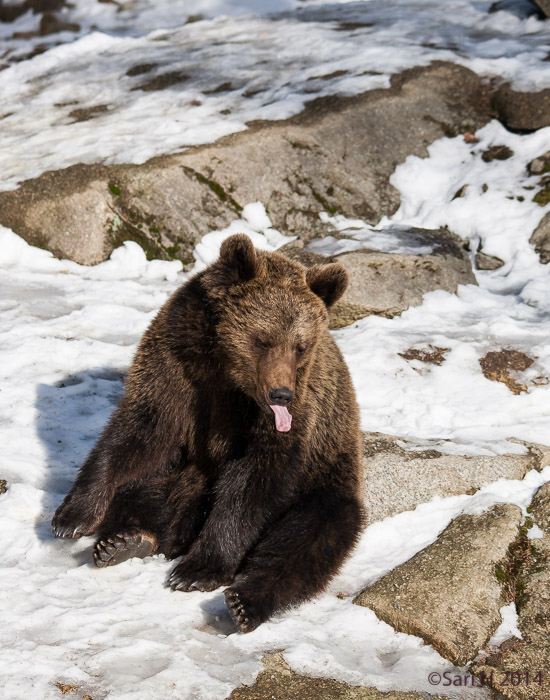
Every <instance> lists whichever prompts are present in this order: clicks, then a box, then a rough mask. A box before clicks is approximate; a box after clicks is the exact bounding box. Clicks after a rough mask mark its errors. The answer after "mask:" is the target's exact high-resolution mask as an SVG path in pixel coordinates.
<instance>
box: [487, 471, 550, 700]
mask: <svg viewBox="0 0 550 700" xmlns="http://www.w3.org/2000/svg"><path fill="white" fill-rule="evenodd" d="M532 510H533V519H534V521H535V522H536V523H537V525H539V527H540V528H542V529H543V530H544V537H543V538H542V539H534V540H530V548H531V551H530V552H529V553H528V555H527V557H526V559H527V561H526V566H525V570H524V571H523V572H522V575H521V581H522V584H523V587H522V590H520V591H519V594H520V595H519V600H517V601H516V606H517V608H518V614H519V619H518V627H519V630H520V632H521V635H522V639H521V640H517V639H516V640H512V643H508V642H504V643H503V644H502V645H501V647H500V649H499V650H498V651H497V652H496V653H495V652H493V653H492V654H491V655H490V657H489V658H488V659H486V663H481V662H480V663H477V664H475V665H474V667H473V670H474V672H475V673H476V674H477V675H478V676H481V674H482V673H483V674H484V678H486V679H487V680H488V682H489V683H490V685H492V686H493V687H494V688H495V690H497V691H498V692H499V693H500V695H499V697H501V698H510V700H535V699H536V700H547V699H548V698H550V672H549V669H550V612H549V611H550V567H549V566H548V563H549V562H550V483H547V484H545V485H544V486H543V487H542V488H541V489H540V490H539V492H538V493H537V494H536V496H535V498H534V499H533V503H532ZM512 674H514V677H512ZM527 674H528V675H527Z"/></svg>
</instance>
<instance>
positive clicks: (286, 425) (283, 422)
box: [269, 406, 292, 433]
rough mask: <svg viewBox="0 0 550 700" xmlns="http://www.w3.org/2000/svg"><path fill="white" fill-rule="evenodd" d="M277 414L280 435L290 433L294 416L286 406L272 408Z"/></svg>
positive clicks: (276, 421) (277, 426)
mask: <svg viewBox="0 0 550 700" xmlns="http://www.w3.org/2000/svg"><path fill="white" fill-rule="evenodd" d="M269 408H270V409H271V410H272V411H273V413H274V414H275V427H276V428H277V430H278V431H279V432H280V433H288V431H289V430H290V425H291V423H292V416H291V415H290V413H289V412H288V408H287V407H286V406H270V407H269Z"/></svg>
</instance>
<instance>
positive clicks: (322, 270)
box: [306, 263, 348, 308]
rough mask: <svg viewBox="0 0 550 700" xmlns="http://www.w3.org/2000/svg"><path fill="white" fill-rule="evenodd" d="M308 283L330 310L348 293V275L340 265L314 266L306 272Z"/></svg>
mask: <svg viewBox="0 0 550 700" xmlns="http://www.w3.org/2000/svg"><path fill="white" fill-rule="evenodd" d="M306 282H307V284H308V286H309V288H310V289H311V291H312V292H313V293H314V294H316V295H317V296H318V297H321V299H322V300H323V301H324V302H325V305H326V306H327V308H330V307H331V306H332V305H333V304H335V303H336V302H337V301H338V299H340V297H341V296H342V294H343V293H344V292H345V291H346V288H347V286H348V273H347V272H346V271H345V269H344V268H343V267H342V265H340V264H339V263H332V265H313V267H310V268H309V269H308V271H307V272H306Z"/></svg>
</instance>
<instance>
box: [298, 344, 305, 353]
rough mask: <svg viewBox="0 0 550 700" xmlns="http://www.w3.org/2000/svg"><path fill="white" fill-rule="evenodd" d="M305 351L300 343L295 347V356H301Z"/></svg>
mask: <svg viewBox="0 0 550 700" xmlns="http://www.w3.org/2000/svg"><path fill="white" fill-rule="evenodd" d="M305 351H306V346H305V345H304V344H303V343H300V344H299V345H297V346H296V354H297V355H303V354H304V352H305Z"/></svg>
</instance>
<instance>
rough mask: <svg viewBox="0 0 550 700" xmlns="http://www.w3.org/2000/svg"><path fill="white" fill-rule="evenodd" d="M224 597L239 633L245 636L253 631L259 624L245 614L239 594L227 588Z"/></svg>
mask: <svg viewBox="0 0 550 700" xmlns="http://www.w3.org/2000/svg"><path fill="white" fill-rule="evenodd" d="M224 595H225V604H226V606H227V609H228V610H229V614H230V615H231V618H232V620H233V622H234V623H235V624H236V625H237V627H238V628H239V629H240V631H241V632H242V633H243V634H246V633H247V632H252V630H255V629H256V627H258V625H259V623H258V622H255V621H254V620H253V619H252V618H251V617H250V615H249V614H248V613H247V611H246V608H245V606H244V604H243V602H242V600H241V597H240V595H239V593H238V592H237V591H236V590H235V589H232V588H228V589H227V590H226V591H225V594H224Z"/></svg>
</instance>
